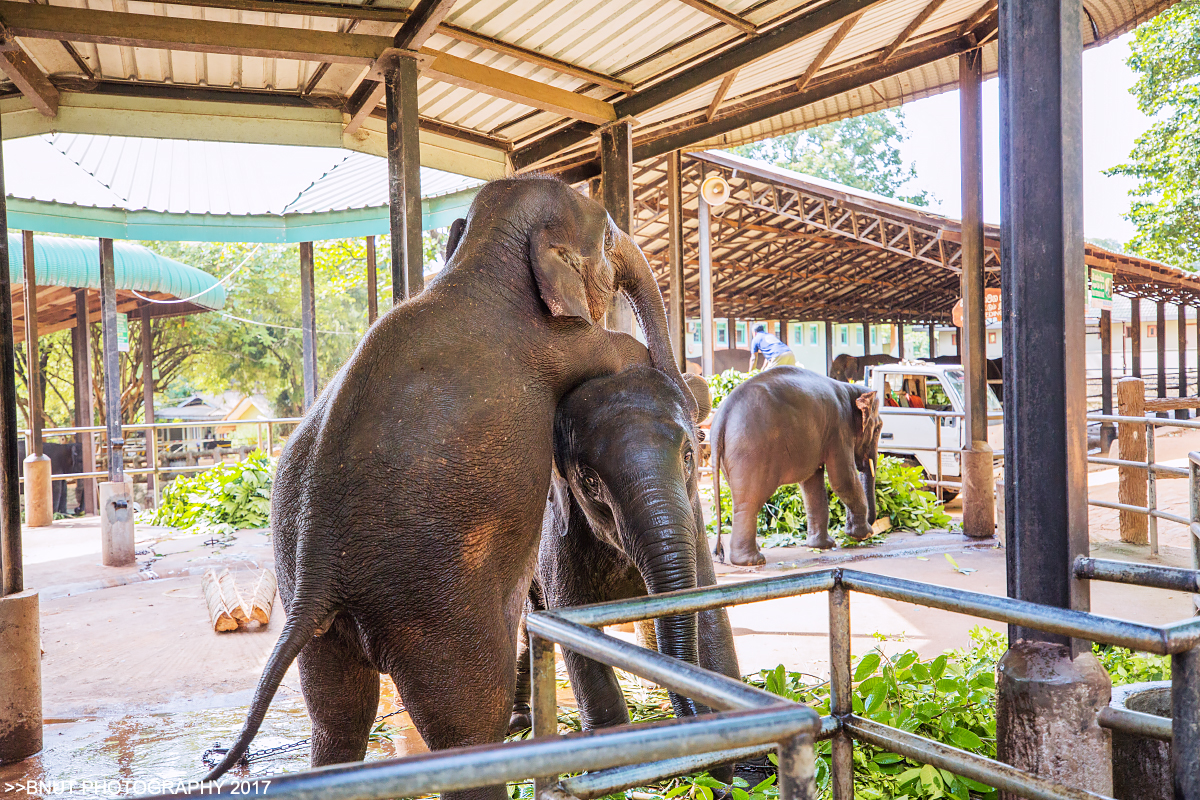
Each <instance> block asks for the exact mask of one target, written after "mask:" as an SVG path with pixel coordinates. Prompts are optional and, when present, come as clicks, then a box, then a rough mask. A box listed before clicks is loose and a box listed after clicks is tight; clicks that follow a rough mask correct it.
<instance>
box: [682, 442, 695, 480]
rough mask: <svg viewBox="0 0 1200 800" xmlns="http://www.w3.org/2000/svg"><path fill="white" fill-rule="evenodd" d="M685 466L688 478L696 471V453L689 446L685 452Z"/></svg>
mask: <svg viewBox="0 0 1200 800" xmlns="http://www.w3.org/2000/svg"><path fill="white" fill-rule="evenodd" d="M683 466H684V469H686V470H687V474H688V477H691V474H692V473H693V472H694V471H695V470H696V453H695V451H693V450H692V448H691V447H690V446H689V447H688V449H686V450H684V451H683Z"/></svg>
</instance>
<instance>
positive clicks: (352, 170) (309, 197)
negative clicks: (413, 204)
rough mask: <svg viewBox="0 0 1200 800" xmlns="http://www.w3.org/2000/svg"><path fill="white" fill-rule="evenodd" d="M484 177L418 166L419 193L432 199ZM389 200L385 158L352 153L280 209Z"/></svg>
mask: <svg viewBox="0 0 1200 800" xmlns="http://www.w3.org/2000/svg"><path fill="white" fill-rule="evenodd" d="M482 185H483V181H481V180H478V179H476V178H467V177H464V176H462V175H455V174H453V173H451V172H441V171H439V170H436V169H430V168H428V167H421V197H422V198H424V199H432V198H434V197H443V196H445V195H449V194H454V193H456V192H461V191H465V190H467V189H474V188H477V187H479V186H482ZM387 204H388V178H387V159H384V158H379V157H377V156H369V155H366V154H364V153H351V154H349V155H348V156H346V157H345V158H344V159H342V160H341V161H340V162H338V163H337V164H335V165H334V166H333V167H332V168H331V169H330V170H329V171H328V172H326V173H325V174H324V175H322V176H321V177H319V178H317V179H316V180H315V181H313V182H312V183H311V184H309V185H308V186H306V187H305V188H304V189H301V190H300V194H299V196H297V197H296V198H295V199H294V200H292V201H291V202H290V203H288V204H287V206H285V207H284V209H283V211H282V212H281V213H284V214H308V213H312V212H321V211H344V210H346V209H351V208H377V207H379V206H386V205H387Z"/></svg>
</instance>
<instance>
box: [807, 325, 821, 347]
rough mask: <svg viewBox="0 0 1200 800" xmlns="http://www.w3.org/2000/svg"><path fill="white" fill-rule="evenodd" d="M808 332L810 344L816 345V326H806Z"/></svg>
mask: <svg viewBox="0 0 1200 800" xmlns="http://www.w3.org/2000/svg"><path fill="white" fill-rule="evenodd" d="M808 331H809V334H810V336H811V338H812V343H813V344H818V343H819V342H818V341H817V336H818V334H817V326H816V325H809V326H808Z"/></svg>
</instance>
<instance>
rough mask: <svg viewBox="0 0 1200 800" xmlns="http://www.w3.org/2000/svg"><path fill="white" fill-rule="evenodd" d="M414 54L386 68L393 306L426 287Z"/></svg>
mask: <svg viewBox="0 0 1200 800" xmlns="http://www.w3.org/2000/svg"><path fill="white" fill-rule="evenodd" d="M416 56H417V54H416V53H412V54H411V55H410V54H406V53H402V52H399V51H395V52H394V54H393V55H392V57H391V58H389V59H388V63H387V65H386V66H385V67H384V70H383V84H384V97H385V100H384V102H385V104H386V106H387V157H388V202H389V204H390V211H389V219H390V221H391V233H392V241H391V246H392V305H393V306H398V305H400V304H401V303H403V302H404V301H405V300H407V299H408V298H410V297H414V296H416V295H417V294H419V293H420V292H421V290H422V289H423V288H425V279H424V277H423V274H424V264H423V260H422V253H421V144H420V141H419V140H418V129H417V78H418V77H419V74H420V72H419V70H418V69H417V58H416Z"/></svg>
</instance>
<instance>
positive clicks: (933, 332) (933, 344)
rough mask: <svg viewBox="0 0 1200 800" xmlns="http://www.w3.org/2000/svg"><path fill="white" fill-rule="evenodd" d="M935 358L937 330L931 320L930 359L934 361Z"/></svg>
mask: <svg viewBox="0 0 1200 800" xmlns="http://www.w3.org/2000/svg"><path fill="white" fill-rule="evenodd" d="M935 358H937V331H936V330H935V329H934V326H933V323H932V322H931V323H929V359H930V360H931V361H932V360H933V359H935Z"/></svg>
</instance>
